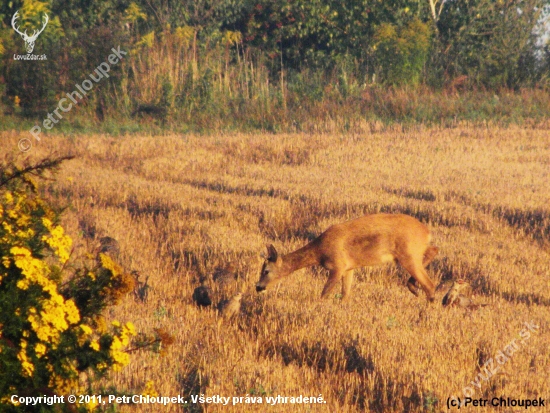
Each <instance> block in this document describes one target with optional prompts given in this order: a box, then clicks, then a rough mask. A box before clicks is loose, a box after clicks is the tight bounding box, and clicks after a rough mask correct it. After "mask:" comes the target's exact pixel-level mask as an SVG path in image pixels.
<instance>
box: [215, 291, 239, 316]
mask: <svg viewBox="0 0 550 413" xmlns="http://www.w3.org/2000/svg"><path fill="white" fill-rule="evenodd" d="M242 298H243V293H237V294H235V295H234V296H233V297H231V298H230V299H229V300H223V301H220V303H219V304H218V311H219V312H220V314H221V315H222V317H223V318H225V319H231V318H233V317H235V316H236V315H237V314H239V311H241V300H242Z"/></svg>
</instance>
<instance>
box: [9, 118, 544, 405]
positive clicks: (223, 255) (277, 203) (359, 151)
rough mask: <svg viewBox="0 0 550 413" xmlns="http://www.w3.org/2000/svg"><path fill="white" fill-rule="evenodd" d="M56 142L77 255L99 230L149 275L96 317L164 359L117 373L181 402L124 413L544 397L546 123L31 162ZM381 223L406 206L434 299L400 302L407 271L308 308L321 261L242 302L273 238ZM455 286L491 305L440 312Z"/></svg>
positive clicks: (214, 143) (149, 149)
mask: <svg viewBox="0 0 550 413" xmlns="http://www.w3.org/2000/svg"><path fill="white" fill-rule="evenodd" d="M19 137H20V136H19V134H16V133H3V134H2V136H1V141H2V146H3V147H4V148H5V149H6V151H11V150H12V149H13V148H16V144H17V139H18V138H19ZM53 151H55V152H56V153H58V154H63V155H65V154H74V155H77V157H76V158H75V159H74V160H71V161H68V162H65V163H64V164H63V167H62V170H61V172H60V173H59V175H58V180H57V182H55V183H52V184H51V185H49V189H48V196H49V197H52V198H55V199H56V202H60V203H62V204H65V205H69V206H70V207H69V208H68V209H67V211H66V212H65V214H64V225H65V227H66V229H67V231H68V232H69V233H70V234H71V236H72V237H73V240H74V242H75V245H76V248H75V251H74V253H73V254H74V255H75V257H76V256H78V255H79V254H84V251H93V250H94V249H97V248H98V240H99V238H101V237H104V236H110V237H113V238H115V239H117V240H118V241H119V243H120V254H119V257H118V258H119V261H120V263H121V264H123V265H124V266H125V268H127V269H128V270H137V271H139V273H140V274H141V278H140V279H141V280H142V281H144V280H145V278H146V277H149V278H148V285H150V286H151V288H150V289H149V290H148V297H147V300H144V301H141V300H139V299H135V298H134V297H132V296H131V295H130V296H128V297H127V298H126V299H125V300H124V301H123V302H122V303H121V304H120V305H119V306H118V307H116V308H115V309H114V310H113V311H112V312H111V313H110V314H109V315H110V316H112V317H113V318H116V319H118V320H120V321H133V322H134V323H135V325H136V327H137V329H138V330H141V331H144V332H149V333H150V332H152V331H153V329H155V328H162V329H164V330H165V331H167V332H169V333H171V334H172V335H173V336H174V338H175V341H174V343H173V344H172V345H171V346H169V347H168V348H165V349H162V350H163V351H162V352H161V353H155V352H150V351H141V352H135V353H133V356H132V361H131V363H130V365H128V367H127V368H125V369H124V370H123V371H122V372H121V373H118V375H116V376H115V377H114V378H113V382H114V384H116V385H117V387H119V388H121V389H123V388H126V389H128V390H130V391H134V392H136V393H139V392H140V391H141V390H142V389H143V388H144V386H145V384H146V382H147V381H149V380H152V381H153V382H154V384H155V388H156V390H157V392H158V393H159V394H160V395H164V396H176V395H178V394H180V395H183V396H185V397H186V398H187V399H188V400H189V403H188V404H186V405H169V406H166V407H158V406H155V405H139V406H134V407H129V406H126V407H122V409H121V410H122V411H132V412H146V411H150V412H153V411H155V412H157V411H162V412H176V411H178V412H179V411H188V412H199V411H208V412H218V411H219V412H222V411H223V412H226V411H235V412H247V411H273V412H302V411H326V412H356V411H374V412H411V413H416V412H440V411H447V398H448V397H450V396H452V395H456V396H458V397H460V398H463V396H464V392H466V393H471V394H473V397H476V398H485V399H491V398H493V397H501V396H503V397H510V398H515V399H525V398H529V399H534V398H538V397H542V398H545V399H548V398H549V396H550V393H549V391H548V390H549V385H548V383H550V368H549V367H550V352H549V351H548V347H549V344H550V333H549V331H548V327H549V321H550V253H549V238H550V207H549V205H550V190H549V187H548V184H549V183H550V132H549V131H547V130H540V129H538V130H537V129H523V128H515V127H511V128H509V129H498V128H470V127H463V128H454V129H436V128H433V129H428V128H418V129H414V130H409V131H402V130H401V129H399V130H394V131H391V130H390V131H378V132H375V131H373V132H370V133H356V134H352V133H350V134H344V135H343V134H335V135H329V134H322V135H315V134H294V135H282V134H280V135H271V134H264V135H260V134H256V135H244V134H227V135H216V134H212V135H208V136H195V135H181V136H180V135H170V136H162V137H159V136H155V137H151V136H123V137H109V136H99V135H93V136H92V135H84V136H73V137H67V136H55V135H54V136H49V137H47V138H43V140H42V141H41V142H39V143H37V144H36V145H35V147H34V148H33V149H32V150H31V151H30V152H29V153H28V155H26V156H29V157H30V158H31V159H39V158H41V157H43V156H46V155H48V154H50V153H51V152H53ZM376 212H389V213H405V214H409V215H412V216H414V217H416V218H418V219H419V220H420V221H422V222H424V223H426V224H427V225H428V226H429V227H430V228H431V230H432V233H433V243H434V244H435V245H437V246H438V247H439V249H440V254H439V255H438V256H437V257H436V258H435V260H434V261H433V262H432V263H431V264H430V266H429V267H428V273H429V275H430V276H431V277H432V279H434V280H435V281H436V284H440V283H441V286H440V288H438V290H437V293H436V301H435V303H432V304H430V303H428V302H427V301H426V299H425V296H424V295H423V293H421V295H420V297H419V298H417V297H414V296H413V295H412V294H411V293H410V292H409V291H408V290H407V288H406V286H405V282H406V280H407V279H408V274H406V273H405V272H404V270H402V269H400V268H399V267H396V266H389V265H388V266H383V267H376V268H368V269H363V270H359V271H356V276H355V280H354V285H353V288H352V295H351V297H350V299H349V301H348V302H345V303H342V302H341V300H340V298H339V294H335V295H334V297H333V298H330V299H328V300H323V301H321V300H320V299H319V297H320V294H321V291H322V288H323V285H324V283H325V281H326V276H327V274H326V273H325V271H324V270H321V269H305V270H300V271H298V272H296V273H294V274H293V275H291V276H290V277H289V278H288V279H286V280H284V281H283V282H282V283H281V284H280V287H279V288H278V289H273V290H269V291H267V293H266V294H262V295H259V294H257V293H256V292H255V291H254V283H255V282H256V281H257V280H258V278H259V271H260V266H261V262H262V261H261V258H260V253H265V249H266V248H265V245H266V244H267V243H273V244H274V245H275V246H276V247H277V249H278V250H279V252H281V253H288V252H290V251H293V250H294V249H297V248H298V247H301V246H303V245H305V244H306V243H307V242H308V241H309V240H311V239H313V238H314V237H316V236H317V235H319V234H320V233H321V232H322V231H324V230H325V229H326V228H327V227H328V226H329V225H331V224H333V223H338V222H342V221H345V220H348V219H352V218H355V217H358V216H361V215H363V214H366V213H376ZM230 266H232V267H233V271H234V272H235V273H236V276H237V278H236V280H234V281H231V282H229V283H228V285H226V286H224V287H222V286H220V285H219V284H218V283H217V282H216V281H214V280H213V275H214V274H215V273H217V272H219V271H220V268H230ZM458 278H463V279H465V280H467V281H468V282H470V283H471V285H472V287H473V290H474V293H475V294H476V297H475V300H476V302H478V303H482V304H487V305H486V306H484V307H481V308H479V309H478V310H474V311H471V310H467V309H462V308H457V307H454V308H444V307H443V306H442V305H441V299H442V297H443V295H444V294H445V292H446V288H448V286H449V282H450V281H451V280H455V279H458ZM201 281H203V282H204V283H205V284H207V285H209V286H210V287H211V288H212V289H213V291H214V293H215V300H214V305H215V304H217V302H218V301H219V300H221V299H224V298H227V297H229V296H231V295H233V294H234V293H235V292H237V291H243V292H244V296H243V305H242V308H241V311H240V313H239V315H238V316H237V318H236V319H234V320H232V321H226V320H221V319H220V318H219V317H218V316H217V313H216V311H215V309H213V308H204V309H203V308H198V307H197V306H196V305H194V303H193V300H192V294H193V290H194V289H195V288H196V287H197V286H198V285H200V283H201ZM338 292H339V291H338ZM526 322H532V323H534V325H536V326H538V328H532V330H531V334H530V337H529V338H527V339H525V336H523V337H520V332H521V331H522V330H523V329H524V328H525V325H524V323H526ZM514 339H515V340H516V341H515V342H517V343H519V344H518V346H517V348H516V349H515V350H514V351H512V352H510V351H509V350H510V348H507V346H508V345H509V344H510V343H511V342H512V341H513V340H514ZM500 351H502V352H506V351H508V353H510V354H511V353H513V354H511V355H510V356H509V357H507V358H503V357H502V356H501V354H503V353H499V352H500ZM491 359H493V365H492V367H493V373H494V374H489V375H488V374H487V369H488V368H490V367H491V364H490V363H491V362H490V360H491ZM497 370H498V371H497ZM480 373H481V375H482V376H480V375H479V374H480ZM488 376H491V377H488ZM485 378H487V380H486V379H485ZM472 382H474V383H472ZM467 386H469V389H465V387H467ZM200 394H204V395H205V396H214V395H222V396H243V401H244V400H245V399H244V397H246V396H247V395H248V396H253V397H262V401H263V404H246V403H244V402H243V403H242V404H238V405H235V406H233V405H232V404H231V403H230V404H229V405H228V406H221V405H219V404H209V405H201V404H193V403H191V399H190V395H200ZM277 395H281V396H289V397H290V396H299V395H303V396H316V397H317V396H319V395H322V397H323V399H324V401H326V404H278V405H276V406H269V405H267V404H266V396H277ZM548 402H549V400H547V403H548ZM469 410H471V411H475V412H494V411H503V412H512V411H525V410H524V409H520V408H515V409H512V408H502V409H499V408H495V407H485V408H483V407H481V408H480V407H476V408H472V409H469ZM532 410H533V411H536V412H539V411H540V412H543V411H545V410H544V408H542V409H539V408H537V409H532ZM461 411H462V409H461ZM467 411H468V410H467Z"/></svg>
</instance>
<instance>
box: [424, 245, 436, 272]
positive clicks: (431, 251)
mask: <svg viewBox="0 0 550 413" xmlns="http://www.w3.org/2000/svg"><path fill="white" fill-rule="evenodd" d="M438 252H439V248H437V247H436V246H435V245H430V246H429V247H428V248H426V251H425V252H424V257H423V259H422V265H423V266H424V267H427V266H428V264H429V263H430V262H432V260H433V259H434V258H435V256H436V255H437V253H438Z"/></svg>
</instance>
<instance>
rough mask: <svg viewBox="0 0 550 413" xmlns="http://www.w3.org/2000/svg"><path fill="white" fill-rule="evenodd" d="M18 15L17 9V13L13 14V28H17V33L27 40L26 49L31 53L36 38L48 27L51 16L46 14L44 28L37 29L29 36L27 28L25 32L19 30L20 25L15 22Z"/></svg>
mask: <svg viewBox="0 0 550 413" xmlns="http://www.w3.org/2000/svg"><path fill="white" fill-rule="evenodd" d="M18 17H19V11H16V12H15V14H14V15H13V18H12V19H11V25H12V27H13V30H15V31H16V32H17V33H19V35H20V36H21V37H22V38H23V40H24V41H25V49H27V53H29V54H30V53H32V51H33V49H34V42H35V41H36V38H37V37H38V35H39V34H40V33H42V32H43V31H44V29H45V28H46V25H47V24H48V21H49V17H48V15H47V14H44V25H43V26H42V28H41V29H40V30H35V31H34V33H33V34H32V35H31V36H29V35H28V34H27V30H25V32H21V31H20V30H19V27H16V26H15V22H16V20H17V18H18Z"/></svg>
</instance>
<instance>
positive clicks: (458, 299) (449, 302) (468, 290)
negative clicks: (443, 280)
mask: <svg viewBox="0 0 550 413" xmlns="http://www.w3.org/2000/svg"><path fill="white" fill-rule="evenodd" d="M471 295H472V287H471V285H470V284H469V283H467V282H466V281H464V280H462V279H459V280H456V281H455V282H454V283H453V285H452V286H451V288H450V289H449V291H448V292H447V294H445V297H443V303H442V304H443V306H444V307H449V306H455V307H461V308H468V309H471V310H475V309H477V308H479V307H480V306H485V305H486V304H481V305H480V304H475V303H474V301H473V300H472V298H471Z"/></svg>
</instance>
